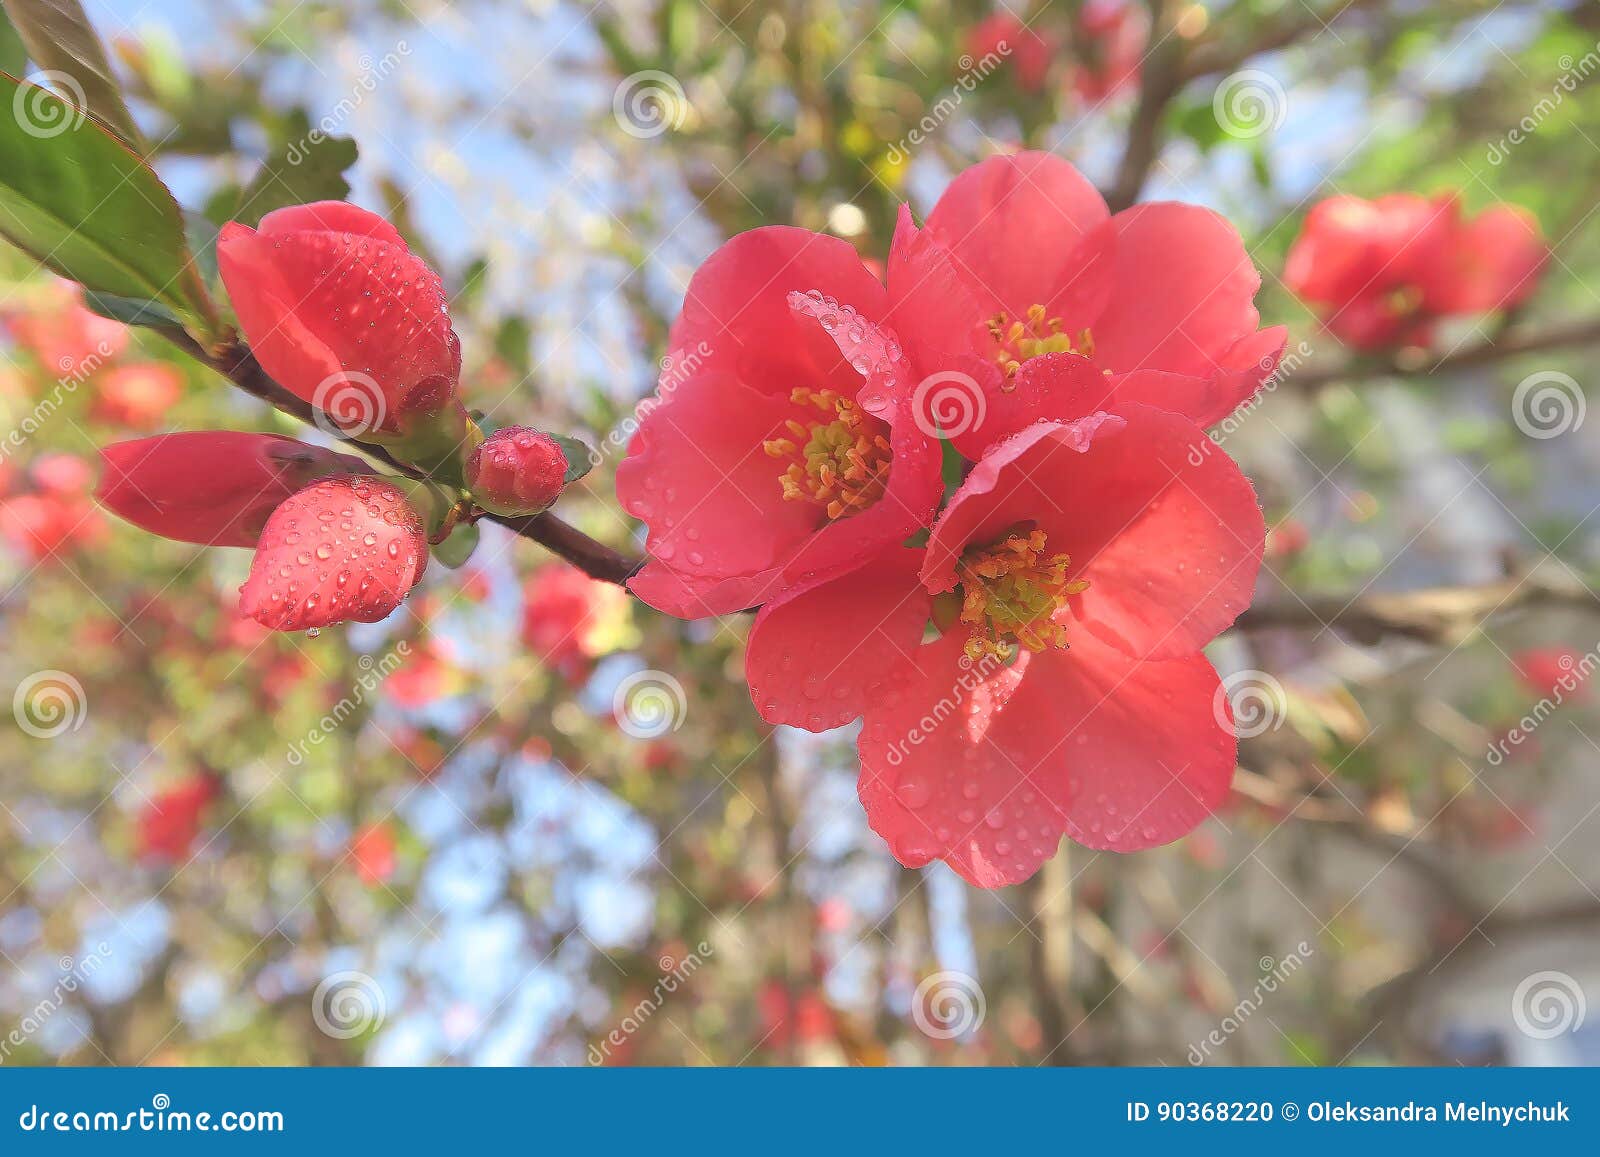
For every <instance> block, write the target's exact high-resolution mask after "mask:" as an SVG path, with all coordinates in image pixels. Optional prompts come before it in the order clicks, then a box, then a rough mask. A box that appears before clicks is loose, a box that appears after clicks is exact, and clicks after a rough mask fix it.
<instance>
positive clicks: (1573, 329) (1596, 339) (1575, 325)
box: [1284, 318, 1600, 393]
mask: <svg viewBox="0 0 1600 1157" xmlns="http://www.w3.org/2000/svg"><path fill="white" fill-rule="evenodd" d="M1587 345H1600V318H1591V319H1589V320H1587V321H1581V322H1566V323H1563V324H1561V325H1554V326H1550V327H1549V328H1546V329H1541V330H1533V331H1525V332H1522V333H1514V334H1501V335H1499V336H1496V337H1491V338H1487V339H1485V340H1484V341H1481V342H1479V343H1477V344H1476V345H1471V346H1465V347H1463V348H1461V349H1457V350H1455V351H1453V352H1452V353H1448V354H1446V355H1444V356H1443V357H1441V358H1436V359H1434V360H1432V361H1427V360H1422V361H1412V360H1407V359H1405V358H1404V357H1399V358H1395V357H1390V358H1370V359H1368V358H1363V359H1360V360H1358V361H1351V362H1346V363H1344V364H1343V365H1337V366H1330V367H1327V368H1325V369H1307V370H1305V371H1304V372H1301V373H1292V374H1288V375H1286V376H1285V378H1284V384H1285V385H1288V386H1292V387H1293V388H1295V389H1297V390H1301V391H1304V392H1308V393H1309V392H1312V391H1315V390H1319V389H1321V388H1322V387H1324V386H1327V385H1332V384H1333V383H1335V382H1360V381H1370V380H1372V379H1373V378H1383V377H1393V376H1406V375H1418V374H1420V375H1423V376H1427V375H1431V374H1437V373H1444V372H1448V371H1450V370H1462V369H1470V368H1472V367H1474V366H1483V365H1491V364H1493V363H1494V362H1498V361H1504V360H1505V359H1507V358H1513V357H1516V356H1517V355H1519V354H1528V353H1545V352H1551V351H1555V350H1561V349H1574V348H1578V347H1582V346H1587Z"/></svg>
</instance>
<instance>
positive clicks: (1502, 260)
mask: <svg viewBox="0 0 1600 1157" xmlns="http://www.w3.org/2000/svg"><path fill="white" fill-rule="evenodd" d="M1548 256H1549V248H1548V246H1546V244H1545V243H1544V241H1543V239H1542V238H1541V236H1540V233H1539V225H1538V222H1537V221H1536V220H1535V219H1534V218H1533V215H1532V214H1530V213H1528V212H1527V211H1526V210H1525V209H1522V208H1520V207H1518V206H1515V205H1505V204H1501V205H1494V206H1491V207H1490V208H1488V209H1486V210H1484V211H1483V212H1482V213H1480V214H1479V215H1478V216H1476V217H1474V218H1471V219H1470V220H1469V219H1468V218H1466V217H1465V216H1463V214H1462V212H1461V205H1460V201H1459V200H1458V199H1457V198H1456V197H1455V196H1453V195H1448V194H1447V195H1443V196H1437V197H1423V196H1421V195H1419V194H1416V193H1393V194H1390V195H1388V196H1384V197H1379V198H1378V199H1377V200H1375V201H1365V200H1362V199H1361V198H1359V197H1347V196H1338V197H1329V198H1328V199H1327V200H1325V201H1322V202H1319V203H1318V204H1317V205H1316V206H1314V207H1313V208H1312V210H1311V212H1310V213H1309V214H1307V215H1306V220H1305V224H1304V226H1302V228H1301V231H1300V236H1299V237H1297V238H1296V239H1295V242H1294V245H1293V246H1292V247H1291V248H1290V250H1289V258H1288V262H1287V264H1286V266H1285V268H1284V283H1285V284H1286V285H1287V286H1288V287H1289V288H1290V289H1291V290H1293V291H1294V292H1295V293H1296V294H1298V295H1299V296H1300V297H1301V298H1303V299H1304V300H1305V301H1307V302H1309V303H1311V304H1313V305H1318V306H1321V307H1323V311H1322V312H1323V320H1324V323H1325V324H1326V325H1327V327H1328V329H1329V330H1330V331H1331V332H1332V333H1334V334H1335V335H1336V336H1337V337H1338V338H1339V339H1340V340H1341V341H1344V342H1347V343H1349V344H1350V345H1353V346H1356V347H1357V348H1359V349H1384V348H1388V347H1393V346H1400V345H1419V346H1426V345H1428V344H1429V343H1430V342H1431V341H1432V340H1433V326H1434V323H1435V322H1436V321H1438V320H1439V319H1441V318H1447V317H1456V316H1463V315H1471V314H1480V313H1490V312H1494V311H1496V310H1502V309H1509V308H1511V307H1512V306H1515V305H1516V304H1518V303H1519V302H1521V301H1522V300H1523V299H1524V298H1526V297H1527V296H1528V295H1529V294H1530V293H1532V292H1533V290H1534V289H1535V287H1536V286H1537V285H1538V279H1539V273H1540V271H1541V270H1542V269H1543V267H1544V263H1545V260H1546V258H1547V257H1548Z"/></svg>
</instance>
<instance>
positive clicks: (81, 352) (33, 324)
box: [7, 281, 128, 381]
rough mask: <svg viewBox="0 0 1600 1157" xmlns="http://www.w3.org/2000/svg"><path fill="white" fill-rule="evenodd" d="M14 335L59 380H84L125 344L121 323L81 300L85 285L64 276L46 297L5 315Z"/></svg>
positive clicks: (125, 330)
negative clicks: (23, 308) (92, 308)
mask: <svg viewBox="0 0 1600 1157" xmlns="http://www.w3.org/2000/svg"><path fill="white" fill-rule="evenodd" d="M7 328H8V329H9V330H10V333H11V336H12V338H14V339H15V340H16V342H17V344H19V345H21V346H22V347H23V348H24V349H26V350H27V351H28V352H29V353H31V354H33V356H34V357H35V358H37V359H38V360H39V362H40V364H41V365H43V366H44V367H45V369H46V370H48V371H49V372H50V373H51V374H53V375H54V376H56V377H57V378H60V379H70V380H72V381H82V380H83V379H84V378H86V377H88V376H89V375H90V374H92V373H94V372H95V371H96V370H98V369H99V368H100V367H101V366H103V365H105V364H106V363H108V362H109V361H111V360H112V359H113V358H115V357H116V356H117V355H118V354H119V353H121V352H122V350H123V347H124V346H126V345H127V344H128V330H127V327H125V326H124V325H123V324H122V323H121V322H118V321H112V320H111V319H110V318H109V317H101V316H100V315H99V314H98V313H95V312H93V311H91V310H89V309H87V308H85V307H84V305H83V290H82V289H81V288H79V287H78V286H76V285H74V284H72V283H71V282H67V281H58V282H56V283H55V284H54V285H52V286H51V287H50V289H49V291H48V293H47V294H46V298H45V300H44V301H43V302H42V303H40V304H38V305H36V306H35V307H34V308H32V309H30V310H28V311H26V312H23V313H17V314H14V315H12V316H11V317H9V318H8V319H7Z"/></svg>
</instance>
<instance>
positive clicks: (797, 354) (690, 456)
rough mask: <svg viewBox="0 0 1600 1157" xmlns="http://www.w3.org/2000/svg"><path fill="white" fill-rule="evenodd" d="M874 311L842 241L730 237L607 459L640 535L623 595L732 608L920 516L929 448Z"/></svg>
mask: <svg viewBox="0 0 1600 1157" xmlns="http://www.w3.org/2000/svg"><path fill="white" fill-rule="evenodd" d="M885 306H886V301H885V293H884V287H883V285H882V284H881V283H880V282H879V281H878V280H877V279H876V278H874V277H873V276H872V274H871V273H870V272H869V271H868V270H867V269H866V268H865V267H864V266H863V265H862V263H861V260H860V259H859V258H858V257H857V256H856V253H855V251H854V250H853V249H852V248H851V247H850V246H849V245H848V244H846V243H845V242H843V241H840V240H839V239H837V238H834V237H826V236H823V235H821V234H816V233H810V232H807V231H806V230H803V229H791V228H785V227H778V226H774V227H769V228H763V229H756V230H752V231H751V232H748V233H744V234H741V235H739V236H738V237H735V238H734V239H733V240H731V241H729V242H728V243H727V244H726V245H724V246H723V247H722V248H721V249H719V250H717V252H716V253H714V254H713V255H712V256H711V258H710V259H709V260H708V261H706V263H705V264H704V265H702V266H701V267H700V269H699V271H698V272H697V273H696V274H695V276H694V279H693V281H692V282H691V283H690V285H689V291H688V295H687V298H686V300H685V302H684V307H683V313H682V315H681V316H680V317H679V319H678V321H677V324H676V325H674V326H673V330H672V335H671V346H672V348H673V349H674V350H676V351H679V352H678V353H676V354H675V355H674V356H673V358H672V359H671V361H670V363H669V366H668V368H667V369H666V370H665V371H664V372H663V374H662V379H661V383H660V387H659V391H658V398H659V400H658V401H657V403H656V404H655V406H654V408H653V409H651V410H650V411H649V412H648V413H647V414H646V415H645V417H644V420H643V422H642V423H641V425H640V427H639V429H638V431H637V433H636V434H635V435H634V437H633V440H632V442H631V444H630V446H629V452H628V457H627V459H626V460H625V461H624V462H623V463H622V465H621V466H620V467H619V468H618V470H617V495H618V497H619V499H620V500H621V502H622V505H623V507H624V508H625V509H626V510H627V511H628V512H629V513H630V514H633V515H634V516H635V517H637V518H639V519H642V520H643V521H644V522H646V523H647V524H648V525H649V528H650V533H649V537H648V540H647V543H646V546H647V550H648V553H649V560H648V562H647V564H646V566H645V567H644V569H643V570H642V571H641V572H640V573H639V574H637V575H635V576H634V578H633V579H632V580H631V581H630V582H629V586H630V587H631V588H632V590H633V591H634V593H635V594H637V595H638V596H639V597H640V598H642V599H643V600H644V601H645V602H647V603H649V604H650V605H651V606H654V607H657V608H659V609H661V610H664V611H667V612H669V613H671V614H675V615H679V616H681V617H684V618H695V617H699V616H703V615H708V614H722V613H727V612H732V611H737V610H741V609H743V608H746V607H751V606H754V605H756V604H758V603H761V602H763V601H765V600H766V599H767V598H770V597H771V596H772V595H773V594H775V593H776V592H777V591H779V590H781V589H783V588H784V587H786V586H790V585H793V584H794V583H795V582H797V581H802V580H803V579H805V578H807V577H810V576H813V575H818V574H823V573H827V572H829V571H832V572H837V571H838V570H840V569H842V568H845V567H848V566H851V565H853V564H855V563H858V562H859V561H861V559H863V558H865V557H867V556H868V555H870V554H872V553H874V552H876V551H877V550H879V549H881V548H882V547H883V546H884V545H886V544H888V543H893V542H899V541H900V540H902V539H904V538H905V537H906V536H907V535H908V534H910V533H912V532H913V531H915V530H916V529H917V528H918V527H920V526H925V525H926V524H927V519H928V516H929V515H930V514H931V512H932V509H933V505H934V502H935V501H936V500H937V497H938V494H939V490H940V484H939V457H938V448H937V446H936V445H935V444H933V443H932V442H931V441H930V440H929V439H928V438H927V437H926V436H925V435H924V434H923V433H922V432H921V431H920V430H918V429H917V428H916V425H915V424H914V423H913V422H912V421H911V420H910V419H911V415H910V410H909V406H908V405H906V404H904V402H903V401H902V400H901V399H902V396H903V395H907V394H909V390H908V389H907V388H906V387H907V385H908V383H906V382H905V381H903V380H902V379H901V376H900V375H901V374H903V372H904V369H905V366H904V362H903V360H902V359H901V358H900V357H899V347H898V343H897V342H896V341H895V339H894V337H893V335H891V334H889V333H887V332H886V331H885V330H883V329H882V328H880V327H879V326H878V325H877V324H875V319H880V318H881V317H882V316H883V313H884V310H885Z"/></svg>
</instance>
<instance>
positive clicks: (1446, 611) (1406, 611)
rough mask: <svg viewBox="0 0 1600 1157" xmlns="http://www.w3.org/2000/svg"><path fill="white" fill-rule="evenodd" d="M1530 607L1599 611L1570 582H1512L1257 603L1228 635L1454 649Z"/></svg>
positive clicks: (1582, 588)
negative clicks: (1329, 633) (1274, 634)
mask: <svg viewBox="0 0 1600 1157" xmlns="http://www.w3.org/2000/svg"><path fill="white" fill-rule="evenodd" d="M1535 607H1568V608H1572V609H1576V610H1589V611H1600V594H1597V593H1596V592H1595V591H1594V590H1592V589H1590V587H1589V586H1587V585H1586V584H1585V583H1582V582H1580V581H1578V580H1577V579H1575V578H1572V577H1570V576H1567V577H1563V578H1548V579H1547V578H1540V577H1535V576H1526V577H1522V578H1516V577H1513V578H1507V579H1503V580H1501V581H1500V582H1495V583H1488V584H1486V585H1484V586H1474V587H1432V588H1429V589H1426V590H1417V591H1406V592H1403V593H1398V594H1370V595H1360V596H1358V597H1356V598H1349V599H1347V598H1344V597H1342V596H1338V595H1332V596H1325V597H1322V598H1315V599H1306V600H1293V601H1291V600H1283V601H1278V602H1265V603H1257V604H1256V605H1255V606H1253V607H1251V608H1250V609H1249V610H1247V611H1245V612H1244V614H1242V615H1240V616H1239V618H1238V620H1237V621H1236V622H1235V623H1234V629H1235V630H1239V631H1263V630H1273V629H1280V628H1284V629H1294V630H1306V629H1312V628H1315V629H1317V630H1322V629H1324V628H1331V629H1333V630H1337V631H1339V632H1340V633H1342V634H1345V635H1349V636H1350V637H1351V638H1353V639H1355V640H1356V641H1357V642H1358V643H1366V644H1372V643H1377V642H1380V641H1381V640H1382V639H1384V638H1385V637H1389V636H1395V637H1400V638H1409V639H1417V640H1419V641H1421V642H1425V643H1456V642H1459V641H1461V640H1462V639H1464V638H1466V637H1467V636H1468V635H1470V634H1471V633H1472V632H1473V631H1474V630H1476V629H1477V628H1478V627H1479V626H1481V625H1482V624H1483V622H1484V620H1486V619H1488V618H1489V617H1491V616H1493V615H1503V614H1511V613H1514V612H1518V611H1525V610H1530V609H1532V608H1535Z"/></svg>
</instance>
